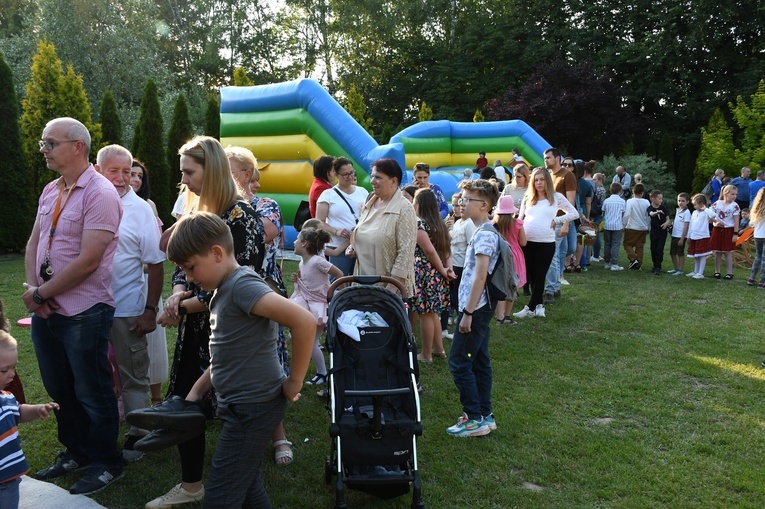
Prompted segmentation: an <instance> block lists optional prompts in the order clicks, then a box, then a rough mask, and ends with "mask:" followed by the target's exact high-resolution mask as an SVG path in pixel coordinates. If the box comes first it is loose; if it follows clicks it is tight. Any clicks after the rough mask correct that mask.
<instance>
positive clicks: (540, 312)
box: [534, 304, 545, 318]
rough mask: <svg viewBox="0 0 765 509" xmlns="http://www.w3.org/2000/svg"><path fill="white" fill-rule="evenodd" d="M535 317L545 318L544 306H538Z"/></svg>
mask: <svg viewBox="0 0 765 509" xmlns="http://www.w3.org/2000/svg"><path fill="white" fill-rule="evenodd" d="M534 316H536V317H537V318H544V317H545V307H544V305H543V304H537V308H536V309H535V310H534Z"/></svg>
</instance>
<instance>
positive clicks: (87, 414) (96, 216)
mask: <svg viewBox="0 0 765 509" xmlns="http://www.w3.org/2000/svg"><path fill="white" fill-rule="evenodd" d="M39 145H40V152H41V153H42V154H43V156H45V161H46V163H47V165H48V168H50V169H51V170H53V171H56V172H58V173H59V174H60V175H61V177H60V178H58V179H56V180H54V181H53V182H50V183H49V184H48V185H47V186H45V189H43V192H42V194H41V196H40V200H39V205H38V209H37V218H36V220H35V224H34V227H33V229H32V235H31V236H30V238H29V242H28V243H27V249H26V255H25V270H26V283H25V284H24V287H25V288H26V292H25V293H24V295H23V296H22V299H23V301H24V304H25V305H26V308H27V310H28V311H29V312H30V313H34V315H33V316H32V342H33V343H34V348H35V353H36V355H37V363H38V365H39V367H40V374H41V376H42V381H43V385H44V386H45V390H46V391H47V392H48V394H49V395H50V396H51V397H52V398H53V400H54V401H56V402H57V403H58V404H59V405H60V406H61V409H60V410H57V411H56V417H57V419H56V421H57V425H58V439H59V441H60V442H61V443H62V444H63V445H64V447H65V450H64V451H62V452H60V453H59V455H58V457H57V458H56V462H55V463H54V464H53V465H52V466H50V467H48V468H46V469H44V470H41V471H39V472H37V474H36V477H37V478H38V479H40V480H45V481H47V480H52V479H57V478H59V477H63V476H64V475H66V474H68V473H70V472H74V471H79V470H84V469H87V471H86V473H85V476H84V477H83V478H82V479H80V480H79V481H77V482H76V483H74V485H73V486H72V487H71V489H70V490H69V491H70V492H71V493H73V494H83V495H88V494H91V493H94V492H96V491H99V490H101V489H103V488H105V487H106V486H108V485H109V484H111V483H112V482H114V481H116V480H117V479H119V478H121V477H122V476H123V475H124V470H123V466H122V455H121V454H120V453H119V451H117V433H118V431H119V414H118V411H117V399H116V397H115V395H114V391H113V390H112V382H111V372H110V369H109V360H108V358H107V349H108V344H109V333H110V330H111V326H112V321H113V318H114V304H115V302H114V296H113V294H112V288H111V283H112V262H113V259H114V253H115V251H116V248H117V238H118V232H119V226H120V220H121V218H122V206H121V204H120V197H119V195H118V194H117V191H116V190H115V188H114V186H113V185H112V184H111V183H110V182H109V181H108V180H106V179H105V178H104V177H103V176H101V175H100V174H99V173H98V172H97V171H96V170H95V168H94V167H93V165H92V164H90V163H89V162H88V155H89V153H90V134H89V133H88V130H87V129H86V128H85V126H84V125H83V124H82V123H80V122H79V121H77V120H75V119H73V118H57V119H55V120H52V121H50V122H48V124H47V125H46V126H45V129H44V130H43V136H42V140H40V142H39Z"/></svg>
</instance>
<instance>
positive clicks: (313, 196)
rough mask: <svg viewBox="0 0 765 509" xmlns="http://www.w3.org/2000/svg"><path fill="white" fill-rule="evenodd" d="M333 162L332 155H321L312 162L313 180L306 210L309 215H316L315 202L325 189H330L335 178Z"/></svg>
mask: <svg viewBox="0 0 765 509" xmlns="http://www.w3.org/2000/svg"><path fill="white" fill-rule="evenodd" d="M334 162H335V158H334V157H332V156H321V157H319V158H317V159H316V160H315V161H314V162H313V182H312V183H311V189H310V190H309V191H308V210H309V211H310V212H311V217H316V202H318V201H319V196H321V193H323V192H324V191H326V190H327V189H332V182H334V181H335V179H336V178H337V176H336V175H335V169H334V166H333V165H334Z"/></svg>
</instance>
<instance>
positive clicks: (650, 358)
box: [0, 248, 765, 509]
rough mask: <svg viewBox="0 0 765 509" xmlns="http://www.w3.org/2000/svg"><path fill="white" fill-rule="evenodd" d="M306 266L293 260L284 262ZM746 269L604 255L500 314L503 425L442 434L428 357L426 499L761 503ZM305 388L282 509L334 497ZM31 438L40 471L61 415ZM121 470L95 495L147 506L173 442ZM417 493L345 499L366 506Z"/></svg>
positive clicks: (423, 449)
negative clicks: (616, 260)
mask: <svg viewBox="0 0 765 509" xmlns="http://www.w3.org/2000/svg"><path fill="white" fill-rule="evenodd" d="M646 258H647V259H648V258H649V257H648V249H647V248H646ZM622 261H624V260H622ZM622 264H623V265H624V263H622ZM664 265H665V269H667V268H669V266H670V263H669V261H668V260H665V264H664ZM690 265H691V262H690V261H688V263H687V267H690ZM712 267H713V264H712V263H711V261H710V264H708V267H707V274H711V272H713V270H712ZM295 268H296V265H295V264H294V263H293V262H287V263H286V264H285V269H286V272H287V273H288V274H289V273H290V272H291V271H294V270H295ZM687 270H690V268H687ZM735 275H736V279H735V280H733V281H719V280H714V279H712V278H711V277H709V278H708V279H705V280H691V279H689V278H686V277H682V276H678V277H673V276H668V275H662V276H660V277H656V276H653V275H651V274H650V273H649V272H647V271H641V272H636V271H628V270H625V271H623V272H610V271H605V270H603V268H602V264H596V265H595V266H594V267H592V268H591V270H590V271H589V272H586V273H581V274H570V275H567V277H568V279H569V281H570V282H571V286H567V287H564V288H563V298H562V299H561V300H560V301H559V302H557V303H555V304H553V305H550V306H548V307H547V318H544V319H530V320H525V321H523V322H522V323H521V324H519V325H516V326H497V325H494V326H493V330H492V345H491V355H492V360H493V367H494V389H493V397H494V411H495V415H496V418H497V424H498V426H499V428H498V429H497V430H496V431H494V432H492V433H491V434H490V435H489V436H487V437H480V438H468V439H458V438H452V437H449V436H447V435H446V434H445V432H444V430H445V428H446V427H447V426H450V425H451V424H453V423H454V422H455V421H456V419H457V417H458V416H459V414H460V405H459V400H458V395H457V393H456V391H455V389H454V384H453V383H452V380H451V376H450V374H449V372H448V369H447V364H446V361H445V360H443V359H438V358H437V359H435V361H434V363H433V364H432V365H423V366H422V368H421V379H422V383H423V386H424V389H425V391H424V394H423V395H422V414H423V423H424V429H425V432H424V435H423V437H422V438H421V440H420V441H419V443H418V450H419V462H420V471H421V476H422V480H423V494H424V498H425V502H426V504H427V505H428V507H429V508H433V509H452V508H462V507H482V508H511V507H522V508H564V507H565V508H574V507H582V508H592V507H598V508H601V507H612V508H633V507H636V508H637V507H640V508H643V507H646V508H647V507H683V508H685V507H699V508H729V507H753V508H754V507H762V506H763V501H764V500H765V473H763V469H762V468H761V466H760V461H762V460H761V456H762V451H765V432H764V431H763V425H764V423H765V406H763V405H762V404H761V403H760V397H759V396H757V394H759V393H760V392H762V390H763V381H764V380H765V371H762V370H761V369H760V367H759V366H760V362H761V361H762V359H763V358H765V348H763V344H762V338H761V336H760V334H761V330H762V318H761V317H762V302H763V299H764V298H765V292H763V291H762V290H760V289H757V288H756V287H754V288H753V287H748V286H746V285H745V283H744V281H745V279H746V277H747V272H746V271H744V270H736V274H735ZM22 278H23V261H22V260H21V259H20V258H7V259H4V260H3V261H0V296H2V298H3V299H4V301H5V303H6V305H7V308H8V313H9V316H10V318H11V319H12V320H13V321H14V322H15V320H16V319H18V318H20V317H21V316H23V311H24V309H23V307H22V305H21V301H20V299H19V296H20V294H21V282H22ZM525 302H526V299H525V298H523V297H522V298H521V299H520V301H519V303H518V304H516V308H515V310H518V309H520V307H519V306H522V305H523V304H524V303H525ZM13 334H14V336H15V337H16V338H17V339H18V340H19V344H20V372H21V376H22V378H23V381H24V387H25V389H26V393H27V399H28V401H30V402H42V401H47V396H46V395H45V391H44V389H43V388H42V385H41V383H40V381H39V371H38V368H37V363H36V360H35V358H34V352H33V350H32V347H31V344H30V338H29V330H28V329H22V328H19V327H16V326H14V327H13ZM174 339H175V338H174V336H173V334H172V333H170V334H168V340H169V341H170V342H171V343H172V341H174ZM446 347H447V349H448V348H449V344H448V342H447V344H446ZM309 376H310V375H309ZM303 394H304V397H303V399H301V400H300V401H299V402H298V403H296V404H294V405H291V406H290V408H289V409H288V414H287V419H286V426H287V435H288V437H289V438H290V440H291V441H292V442H293V443H294V444H295V462H294V463H293V464H292V465H290V466H289V467H287V468H278V467H276V466H275V465H274V463H273V460H272V453H271V451H270V450H269V451H268V452H267V454H268V457H267V458H266V461H265V469H264V476H265V484H266V488H267V489H268V492H269V494H270V496H271V499H272V502H273V504H274V507H276V508H309V507H310V508H315V507H327V508H329V507H333V502H334V493H333V490H332V489H330V487H328V486H327V485H325V484H324V481H323V474H324V457H325V456H326V455H327V454H328V452H329V447H330V444H329V438H328V422H329V420H328V416H327V413H326V410H325V409H324V406H323V403H321V402H320V401H319V400H318V399H317V398H316V397H315V396H314V390H313V389H312V388H310V387H307V388H306V390H305V391H304V393H303ZM217 430H218V424H217V423H214V424H213V425H212V426H211V428H210V430H209V431H208V435H207V436H208V444H209V445H210V447H208V456H209V455H211V453H212V450H213V448H214V444H215V438H216V435H217ZM21 435H22V441H23V447H24V451H25V453H26V455H27V457H28V459H29V462H30V464H31V465H32V471H36V470H38V469H40V468H43V467H46V466H48V464H49V463H50V462H51V461H52V460H53V458H54V456H55V453H56V448H57V445H58V444H57V441H56V433H55V422H54V421H53V420H51V421H48V422H39V421H38V422H35V423H32V424H27V425H23V426H22V428H21ZM126 470H127V475H126V476H125V478H123V479H122V480H120V481H119V482H117V483H116V484H115V485H114V486H112V487H109V488H108V489H107V490H105V491H103V492H101V493H98V494H96V495H95V496H94V497H93V498H94V499H96V500H97V501H99V502H100V503H101V504H103V505H105V506H106V507H109V508H113V509H117V508H125V509H127V508H140V507H143V504H144V503H145V502H147V501H148V500H150V499H151V498H153V497H155V496H158V495H160V494H162V493H164V492H165V491H167V490H168V489H169V488H171V487H172V486H173V485H175V484H176V483H177V482H179V475H180V472H179V466H178V459H177V454H176V452H175V451H174V450H169V451H164V452H160V453H153V454H150V455H147V456H146V457H145V458H144V459H143V460H141V461H139V462H137V463H134V464H130V465H128V466H127V467H126ZM76 479H77V477H76V476H75V475H72V476H69V477H66V478H64V479H61V480H60V481H58V484H60V485H61V486H63V487H66V488H68V487H69V486H70V485H71V484H72V483H73V482H74V481H75V480H76ZM410 502H411V496H403V497H401V498H398V499H395V500H391V501H380V500H377V499H375V498H372V497H370V496H367V495H364V494H360V493H354V492H349V496H348V504H349V507H357V508H361V507H379V508H397V509H398V508H405V507H409V503H410ZM186 507H194V506H186Z"/></svg>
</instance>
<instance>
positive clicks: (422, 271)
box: [412, 219, 450, 314]
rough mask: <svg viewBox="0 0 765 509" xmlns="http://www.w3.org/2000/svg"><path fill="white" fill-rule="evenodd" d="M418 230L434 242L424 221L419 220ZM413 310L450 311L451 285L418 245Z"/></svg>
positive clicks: (415, 255) (424, 311)
mask: <svg viewBox="0 0 765 509" xmlns="http://www.w3.org/2000/svg"><path fill="white" fill-rule="evenodd" d="M417 228H418V229H419V230H423V231H425V232H426V233H427V234H428V238H430V240H431V242H432V241H433V238H432V235H431V233H430V227H429V226H428V225H427V223H425V222H424V221H421V220H419V219H418V220H417ZM412 309H413V310H414V311H416V312H418V313H439V314H440V313H442V312H444V311H449V309H450V306H449V284H448V282H447V281H446V278H444V276H442V275H441V274H440V273H439V272H438V271H437V270H436V269H435V267H434V266H433V264H432V263H431V262H430V260H429V259H428V256H427V255H426V254H425V252H424V251H423V250H422V249H421V248H420V246H419V245H416V246H415V248H414V298H413V299H412Z"/></svg>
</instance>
